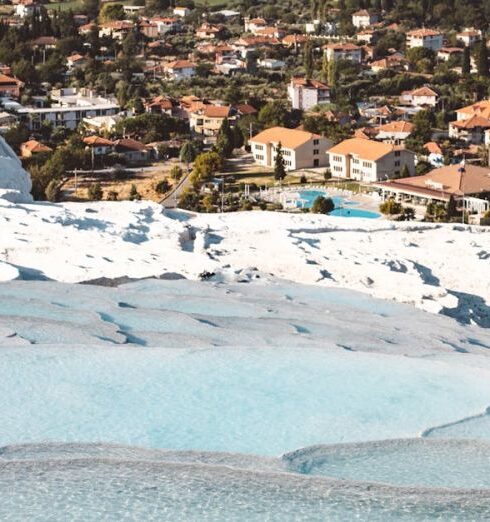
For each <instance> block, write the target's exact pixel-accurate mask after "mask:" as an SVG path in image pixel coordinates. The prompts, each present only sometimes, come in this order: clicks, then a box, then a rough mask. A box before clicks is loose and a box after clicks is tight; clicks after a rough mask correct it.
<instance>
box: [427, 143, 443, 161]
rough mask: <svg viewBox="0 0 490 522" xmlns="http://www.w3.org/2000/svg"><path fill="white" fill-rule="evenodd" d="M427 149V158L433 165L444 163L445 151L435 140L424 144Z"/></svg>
mask: <svg viewBox="0 0 490 522" xmlns="http://www.w3.org/2000/svg"><path fill="white" fill-rule="evenodd" d="M424 149H425V151H426V159H427V161H428V162H429V163H430V164H431V165H432V166H433V167H442V166H443V165H444V153H443V152H442V149H441V147H440V146H439V144H438V143H436V142H435V141H429V142H427V143H426V144H425V145H424Z"/></svg>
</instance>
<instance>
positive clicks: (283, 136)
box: [249, 127, 332, 170]
mask: <svg viewBox="0 0 490 522" xmlns="http://www.w3.org/2000/svg"><path fill="white" fill-rule="evenodd" d="M249 144H250V147H251V149H252V154H253V157H254V160H255V163H257V164H258V165H262V166H264V167H274V164H275V159H276V153H277V149H278V146H279V144H281V149H282V152H283V156H284V161H285V167H286V170H297V169H305V168H312V167H313V168H314V167H325V166H327V165H328V155H327V150H328V149H329V148H330V147H331V146H332V142H331V141H330V140H328V139H327V138H324V137H323V136H320V135H318V134H312V133H311V132H306V131H304V130H297V129H287V128H285V127H272V128H270V129H266V130H264V131H262V132H260V133H259V134H257V135H256V136H254V137H253V138H251V139H250V140H249Z"/></svg>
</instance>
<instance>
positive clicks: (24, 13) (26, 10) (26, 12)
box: [14, 0, 41, 18]
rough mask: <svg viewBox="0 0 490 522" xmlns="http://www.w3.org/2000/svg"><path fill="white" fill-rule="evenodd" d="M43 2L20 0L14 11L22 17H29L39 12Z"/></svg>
mask: <svg viewBox="0 0 490 522" xmlns="http://www.w3.org/2000/svg"><path fill="white" fill-rule="evenodd" d="M40 10H41V4H40V3H39V2H37V1H36V0H19V1H18V2H17V4H16V6H15V10H14V13H15V14H16V15H17V16H20V17H21V18H27V17H30V16H32V15H33V14H35V13H39V12H40Z"/></svg>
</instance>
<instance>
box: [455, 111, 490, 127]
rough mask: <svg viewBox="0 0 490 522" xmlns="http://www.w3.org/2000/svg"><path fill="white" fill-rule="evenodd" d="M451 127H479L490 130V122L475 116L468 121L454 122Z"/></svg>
mask: <svg viewBox="0 0 490 522" xmlns="http://www.w3.org/2000/svg"><path fill="white" fill-rule="evenodd" d="M451 125H452V126H453V127H457V128H458V129H476V128H478V127H483V128H487V129H490V120H489V119H488V118H484V117H483V116H477V115H476V114H475V115H474V116H471V118H468V119H467V120H460V121H453V122H451Z"/></svg>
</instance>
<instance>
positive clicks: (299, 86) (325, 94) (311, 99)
mask: <svg viewBox="0 0 490 522" xmlns="http://www.w3.org/2000/svg"><path fill="white" fill-rule="evenodd" d="M288 98H289V101H290V102H291V105H292V106H293V109H299V110H301V111H307V110H309V109H311V108H312V107H315V105H318V104H320V103H329V102H330V87H329V86H328V85H327V84H326V83H322V82H319V81H317V80H308V79H307V78H291V83H290V84H289V86H288Z"/></svg>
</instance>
